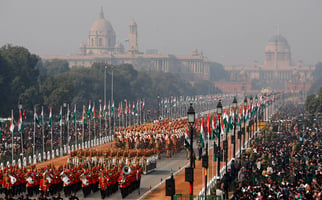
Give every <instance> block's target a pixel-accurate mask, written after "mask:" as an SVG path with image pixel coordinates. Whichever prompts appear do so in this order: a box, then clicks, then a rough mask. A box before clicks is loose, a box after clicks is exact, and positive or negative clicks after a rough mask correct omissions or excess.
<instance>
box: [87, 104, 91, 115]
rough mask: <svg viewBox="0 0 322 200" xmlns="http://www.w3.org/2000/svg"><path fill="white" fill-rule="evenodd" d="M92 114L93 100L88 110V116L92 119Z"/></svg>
mask: <svg viewBox="0 0 322 200" xmlns="http://www.w3.org/2000/svg"><path fill="white" fill-rule="evenodd" d="M91 116H92V107H91V102H89V104H88V111H87V118H88V119H91Z"/></svg>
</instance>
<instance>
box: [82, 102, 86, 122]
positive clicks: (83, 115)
mask: <svg viewBox="0 0 322 200" xmlns="http://www.w3.org/2000/svg"><path fill="white" fill-rule="evenodd" d="M82 122H83V124H84V125H85V123H86V119H85V106H84V105H83V114H82Z"/></svg>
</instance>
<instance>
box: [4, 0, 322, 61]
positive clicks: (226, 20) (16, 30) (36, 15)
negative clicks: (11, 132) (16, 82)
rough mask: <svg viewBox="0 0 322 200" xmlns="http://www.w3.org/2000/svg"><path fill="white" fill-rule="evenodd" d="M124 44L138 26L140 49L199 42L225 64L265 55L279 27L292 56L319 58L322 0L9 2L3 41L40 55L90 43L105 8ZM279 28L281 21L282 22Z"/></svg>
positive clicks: (176, 50)
mask: <svg viewBox="0 0 322 200" xmlns="http://www.w3.org/2000/svg"><path fill="white" fill-rule="evenodd" d="M101 7H103V9H104V14H105V18H106V19H107V20H108V21H109V22H110V23H111V24H112V26H113V28H114V30H115V32H116V40H117V41H119V42H121V43H123V44H125V47H127V43H126V42H125V40H127V39H128V30H129V27H128V25H129V23H130V22H131V21H132V20H135V21H136V23H137V25H138V44H139V50H140V51H142V52H145V50H147V49H157V50H159V52H161V53H169V54H175V55H186V54H190V53H191V52H192V49H194V48H197V49H198V50H202V51H203V53H204V55H205V56H207V57H208V58H209V59H210V60H212V61H216V62H219V63H222V64H224V65H238V64H245V65H247V64H250V63H252V62H253V61H254V60H258V61H259V62H263V59H264V53H263V52H264V47H265V45H266V43H267V42H268V40H269V38H270V37H271V36H272V35H274V34H276V33H277V32H278V31H279V33H281V34H282V35H283V36H284V37H285V38H286V39H287V40H288V42H289V45H290V46H291V48H292V61H293V62H294V63H296V62H297V61H299V60H302V61H303V62H304V63H306V64H316V63H317V62H319V61H321V55H322V45H321V44H322V37H321V35H322V26H321V25H322V12H321V8H322V1H319V0H312V1H297V0H296V1H294V0H286V1H280V0H271V1H257V0H244V1H217V0H216V1H211V0H209V1H183V0H178V1H170V0H164V1H149V0H138V1H130V0H126V1H76V0H72V1H62V0H57V1H36V0H31V1H2V2H1V3H0V24H1V31H0V46H3V45H5V44H7V43H10V44H13V45H21V46H24V47H26V48H28V49H29V50H30V51H31V52H32V53H36V54H38V55H70V54H75V53H77V52H78V51H79V50H78V49H79V44H80V43H82V42H83V43H86V42H87V36H88V31H89V29H90V27H91V25H92V23H93V21H95V19H97V18H98V15H99V11H100V8H101ZM277 27H279V28H277Z"/></svg>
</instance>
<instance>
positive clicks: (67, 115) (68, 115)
mask: <svg viewBox="0 0 322 200" xmlns="http://www.w3.org/2000/svg"><path fill="white" fill-rule="evenodd" d="M69 118H70V111H69V105H68V107H67V114H66V125H67V126H68V124H69Z"/></svg>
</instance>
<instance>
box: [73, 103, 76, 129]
mask: <svg viewBox="0 0 322 200" xmlns="http://www.w3.org/2000/svg"><path fill="white" fill-rule="evenodd" d="M73 120H74V124H76V104H75V106H74V113H73Z"/></svg>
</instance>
